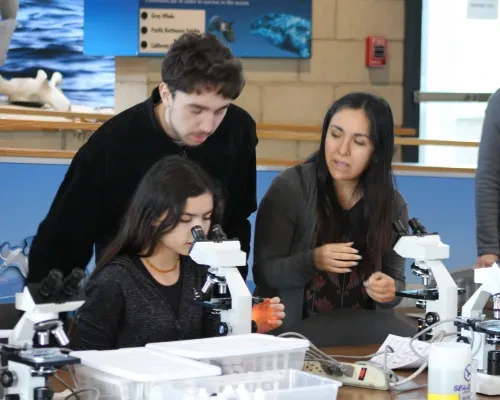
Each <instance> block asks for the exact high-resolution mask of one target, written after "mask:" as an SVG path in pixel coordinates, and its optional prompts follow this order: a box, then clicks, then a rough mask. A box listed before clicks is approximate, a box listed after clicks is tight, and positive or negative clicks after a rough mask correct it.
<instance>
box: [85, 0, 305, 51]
mask: <svg viewBox="0 0 500 400" xmlns="http://www.w3.org/2000/svg"><path fill="white" fill-rule="evenodd" d="M110 3H111V4H114V5H115V6H116V8H115V9H114V10H111V9H109V10H108V8H110ZM118 3H120V4H119V5H118ZM103 8H104V9H103ZM119 9H121V10H120V11H118V10H119ZM311 20H312V0H273V1H269V0H120V1H118V0H108V1H106V2H102V1H101V0H86V1H85V23H84V26H85V32H84V35H85V37H84V39H85V45H84V51H85V53H86V54H88V55H101V56H102V55H112V56H132V55H139V56H163V55H165V53H166V52H168V49H169V48H170V46H171V45H172V43H173V42H174V41H175V40H176V39H177V38H178V37H179V36H180V35H182V34H183V33H185V32H199V33H203V32H212V33H214V34H216V35H217V36H218V37H219V39H220V40H221V41H222V42H223V43H224V44H226V45H227V46H229V47H230V48H231V50H232V51H233V53H234V54H235V55H236V56H237V57H256V58H310V57H311V31H312V22H311ZM118 32H119V34H118Z"/></svg>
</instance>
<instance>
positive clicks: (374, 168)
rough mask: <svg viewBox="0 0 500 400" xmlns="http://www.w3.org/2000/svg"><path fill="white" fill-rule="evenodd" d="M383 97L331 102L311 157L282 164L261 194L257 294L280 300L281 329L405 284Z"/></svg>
mask: <svg viewBox="0 0 500 400" xmlns="http://www.w3.org/2000/svg"><path fill="white" fill-rule="evenodd" d="M393 154H394V122H393V117H392V112H391V108H390V106H389V104H388V103H387V102H386V101H385V100H383V99H381V98H379V97H376V96H373V95H370V94H366V93H352V94H348V95H346V96H345V97H343V98H341V99H339V100H338V101H336V102H335V103H334V104H333V105H332V106H331V107H330V109H329V110H328V112H327V114H326V116H325V118H324V122H323V128H322V136H321V144H320V148H319V150H318V151H317V152H316V153H315V154H314V155H313V157H312V158H311V159H310V160H308V162H305V163H303V164H300V165H297V166H294V167H290V168H288V169H286V170H285V171H283V172H282V173H281V174H280V175H279V176H278V177H277V178H276V179H275V180H274V181H273V183H272V184H271V186H270V187H269V189H268V191H267V193H266V194H265V196H264V198H263V199H262V202H261V203H260V206H259V210H258V213H257V219H256V228H255V247H254V264H253V274H254V279H255V283H256V285H257V289H256V294H259V295H263V296H269V295H273V296H274V295H276V296H279V297H280V298H281V301H282V302H283V304H284V305H285V307H286V309H287V316H286V318H285V319H284V320H283V325H282V329H283V330H285V331H286V330H288V329H289V328H290V327H294V326H295V325H296V324H297V323H300V321H301V320H303V319H305V318H308V317H310V316H311V315H313V314H316V313H321V312H327V311H330V310H336V309H339V308H362V309H375V308H376V306H377V307H380V308H391V307H394V306H395V305H396V304H398V303H399V299H398V298H397V297H396V294H395V293H396V291H397V290H400V289H403V288H404V286H405V275H404V268H405V260H404V259H403V258H401V257H400V256H398V255H397V254H396V253H395V252H394V251H393V250H392V245H393V240H394V238H395V234H394V233H393V229H392V223H393V222H394V221H396V220H401V222H402V223H403V224H404V226H407V222H408V208H407V204H406V202H405V200H404V199H403V197H402V196H401V194H400V193H399V192H398V191H397V190H396V189H395V188H394V186H393V173H392V166H391V164H392V158H393Z"/></svg>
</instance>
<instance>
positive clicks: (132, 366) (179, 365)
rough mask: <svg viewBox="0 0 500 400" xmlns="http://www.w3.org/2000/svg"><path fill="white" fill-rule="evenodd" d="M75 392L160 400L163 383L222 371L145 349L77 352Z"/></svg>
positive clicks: (102, 399)
mask: <svg viewBox="0 0 500 400" xmlns="http://www.w3.org/2000/svg"><path fill="white" fill-rule="evenodd" d="M71 355H72V356H75V357H78V358H80V360H81V364H78V365H76V368H75V375H76V379H77V383H78V389H83V388H85V389H86V388H95V389H97V390H99V400H163V389H162V384H163V383H164V382H165V381H169V380H175V379H190V378H199V377H207V376H216V375H220V374H221V369H220V368H218V367H216V366H212V365H207V364H204V363H199V362H196V361H193V360H189V359H186V358H181V357H176V356H172V355H169V354H166V353H158V352H153V351H150V350H148V349H146V348H145V347H136V348H127V349H119V350H107V351H76V352H72V353H71ZM79 396H80V398H81V399H82V400H93V399H94V398H95V392H91V391H88V392H83V393H82V394H81V395H79Z"/></svg>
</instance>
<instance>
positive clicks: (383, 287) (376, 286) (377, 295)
mask: <svg viewBox="0 0 500 400" xmlns="http://www.w3.org/2000/svg"><path fill="white" fill-rule="evenodd" d="M364 285H365V288H366V292H367V293H368V296H370V297H371V298H372V299H373V300H375V301H376V302H378V303H390V302H391V301H392V300H394V298H395V297H396V282H395V281H394V279H392V278H391V277H390V276H389V275H386V274H384V273H382V272H375V273H374V274H372V275H371V276H370V278H369V279H368V280H367V281H365V283H364Z"/></svg>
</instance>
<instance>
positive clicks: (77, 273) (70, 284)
mask: <svg viewBox="0 0 500 400" xmlns="http://www.w3.org/2000/svg"><path fill="white" fill-rule="evenodd" d="M84 277H85V271H84V270H83V269H81V268H75V269H73V271H71V274H69V275H68V276H67V277H66V279H65V280H64V282H63V291H64V293H65V294H66V295H68V296H73V295H74V294H75V293H77V292H78V288H79V286H80V282H81V281H82V279H83V278H84Z"/></svg>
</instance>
